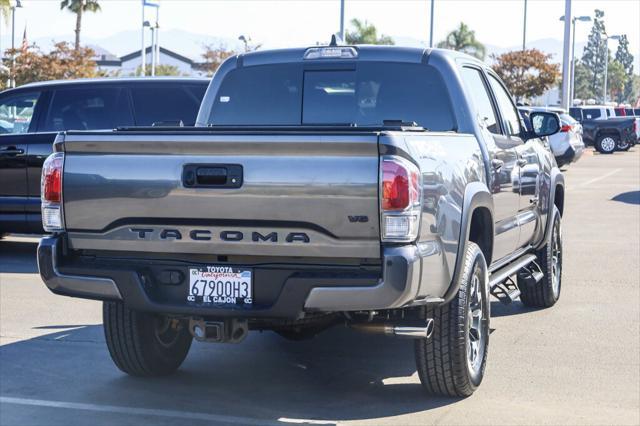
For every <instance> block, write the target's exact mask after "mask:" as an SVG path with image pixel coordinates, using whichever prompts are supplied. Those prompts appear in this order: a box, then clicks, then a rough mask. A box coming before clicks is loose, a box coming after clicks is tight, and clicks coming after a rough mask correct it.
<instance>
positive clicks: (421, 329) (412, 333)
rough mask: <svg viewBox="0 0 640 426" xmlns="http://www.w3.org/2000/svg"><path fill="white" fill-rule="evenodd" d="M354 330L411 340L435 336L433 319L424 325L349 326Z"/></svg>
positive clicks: (371, 323)
mask: <svg viewBox="0 0 640 426" xmlns="http://www.w3.org/2000/svg"><path fill="white" fill-rule="evenodd" d="M349 326H350V327H351V328H353V329H354V330H358V331H362V332H365V333H373V334H384V335H386V336H396V337H405V338H409V339H428V338H429V337H431V335H432V334H433V318H427V319H426V320H425V323H424V325H421V326H415V325H414V326H408V325H394V324H393V323H380V322H378V323H376V322H368V323H355V324H350V325H349Z"/></svg>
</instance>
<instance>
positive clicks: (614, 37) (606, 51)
mask: <svg viewBox="0 0 640 426" xmlns="http://www.w3.org/2000/svg"><path fill="white" fill-rule="evenodd" d="M621 38H622V36H620V35H612V36H606V37H605V38H604V47H605V49H604V55H605V56H604V93H603V96H602V99H603V102H602V103H603V104H604V105H606V104H607V70H608V68H609V39H611V40H620V39H621Z"/></svg>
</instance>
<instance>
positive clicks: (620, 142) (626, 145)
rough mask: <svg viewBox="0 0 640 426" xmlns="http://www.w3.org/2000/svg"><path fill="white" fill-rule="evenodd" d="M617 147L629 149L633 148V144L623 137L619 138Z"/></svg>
mask: <svg viewBox="0 0 640 426" xmlns="http://www.w3.org/2000/svg"><path fill="white" fill-rule="evenodd" d="M616 149H617V150H618V151H629V150H630V149H631V144H630V143H629V142H625V141H623V140H622V139H618V143H617V144H616Z"/></svg>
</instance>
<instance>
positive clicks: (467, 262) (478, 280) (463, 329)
mask: <svg viewBox="0 0 640 426" xmlns="http://www.w3.org/2000/svg"><path fill="white" fill-rule="evenodd" d="M467 244H468V246H467V249H466V251H465V254H464V256H465V258H464V262H463V267H462V271H461V274H460V277H459V279H458V280H459V285H460V287H459V288H460V289H459V290H458V294H457V295H456V297H455V298H454V299H453V300H452V301H451V302H450V303H448V304H446V305H442V306H439V307H436V308H426V309H425V310H424V311H423V312H424V315H425V317H426V318H433V319H434V331H433V335H432V336H431V337H430V338H429V339H419V340H416V342H415V356H416V366H417V370H418V376H419V377H420V382H422V385H423V386H424V388H425V389H426V390H427V392H428V393H429V394H432V395H439V396H447V397H466V396H469V395H471V394H472V393H473V392H474V391H475V390H476V389H477V388H478V386H480V383H481V382H482V378H483V376H484V370H485V366H486V363H487V355H488V350H489V318H490V305H489V273H488V268H487V262H486V260H485V258H484V255H483V254H482V251H481V250H480V248H479V247H478V245H476V244H475V243H473V242H469V243H467ZM472 309H473V311H474V313H475V315H472V313H471V311H472ZM473 318H476V319H477V322H475V321H472V319H473ZM474 324H475V325H474ZM472 326H473V327H472Z"/></svg>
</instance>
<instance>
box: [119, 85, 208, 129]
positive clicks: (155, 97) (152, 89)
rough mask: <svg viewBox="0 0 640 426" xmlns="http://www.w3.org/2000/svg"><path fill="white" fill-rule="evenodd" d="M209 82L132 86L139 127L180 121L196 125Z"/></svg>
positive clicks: (135, 114) (134, 108) (187, 124)
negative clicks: (204, 83)
mask: <svg viewBox="0 0 640 426" xmlns="http://www.w3.org/2000/svg"><path fill="white" fill-rule="evenodd" d="M206 89H207V86H206V85H194V84H190V85H180V86H178V85H176V86H170V85H144V86H141V87H132V88H131V97H132V100H133V111H134V116H135V121H136V126H151V125H153V124H154V123H157V124H158V123H177V122H179V121H182V123H183V124H184V125H185V126H193V125H194V123H195V121H196V116H197V115H198V110H199V109H200V102H201V101H202V98H203V96H204V92H205V90H206Z"/></svg>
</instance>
